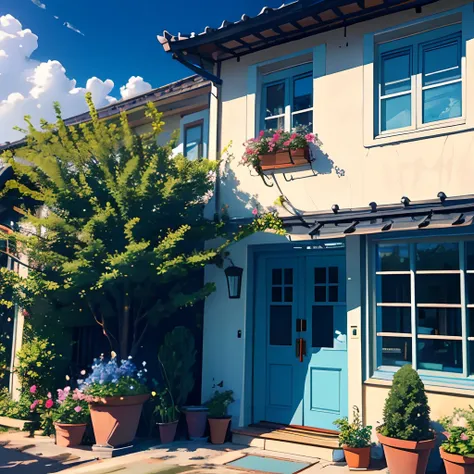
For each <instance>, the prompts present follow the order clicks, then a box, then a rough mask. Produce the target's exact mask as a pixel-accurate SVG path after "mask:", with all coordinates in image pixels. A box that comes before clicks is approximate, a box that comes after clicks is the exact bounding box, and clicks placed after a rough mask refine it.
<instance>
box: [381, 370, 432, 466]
mask: <svg viewBox="0 0 474 474" xmlns="http://www.w3.org/2000/svg"><path fill="white" fill-rule="evenodd" d="M377 437H378V439H379V441H380V443H381V444H382V445H383V448H384V452H385V458H386V460H387V465H388V469H389V471H390V474H407V473H410V474H424V473H425V472H426V467H427V465H428V458H429V455H430V452H431V450H432V449H433V447H434V445H435V435H434V432H433V430H432V429H431V427H430V407H429V406H428V399H427V397H426V394H425V387H424V385H423V382H422V381H421V379H420V377H419V375H418V373H417V372H416V371H415V370H414V369H413V368H412V367H411V365H405V366H404V367H402V368H401V369H399V370H398V372H397V373H396V374H395V375H394V377H393V383H392V388H391V389H390V392H389V394H388V397H387V399H386V400H385V407H384V411H383V425H381V426H379V427H378V428H377Z"/></svg>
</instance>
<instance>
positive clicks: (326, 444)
mask: <svg viewBox="0 0 474 474" xmlns="http://www.w3.org/2000/svg"><path fill="white" fill-rule="evenodd" d="M232 441H233V443H235V444H240V445H243V446H251V447H256V448H260V449H264V450H267V451H274V452H280V453H286V454H296V455H298V456H308V457H313V458H320V459H324V460H325V461H339V460H341V457H342V450H341V449H339V444H338V440H337V437H334V436H327V435H323V436H320V435H319V434H318V433H304V432H302V430H301V431H299V432H298V431H297V430H295V431H293V430H291V429H276V430H269V429H263V428H257V427H246V428H235V429H233V430H232Z"/></svg>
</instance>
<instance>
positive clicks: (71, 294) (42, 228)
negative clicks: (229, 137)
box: [0, 95, 283, 358]
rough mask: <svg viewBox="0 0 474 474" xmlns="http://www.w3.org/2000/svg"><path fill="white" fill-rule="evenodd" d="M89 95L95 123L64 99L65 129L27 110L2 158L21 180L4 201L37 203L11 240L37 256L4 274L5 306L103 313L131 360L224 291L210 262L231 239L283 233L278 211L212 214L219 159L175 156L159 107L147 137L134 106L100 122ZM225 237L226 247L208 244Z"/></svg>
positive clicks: (76, 314)
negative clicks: (187, 310)
mask: <svg viewBox="0 0 474 474" xmlns="http://www.w3.org/2000/svg"><path fill="white" fill-rule="evenodd" d="M87 101H88V104H89V108H90V115H91V121H90V122H88V123H83V124H79V125H74V126H66V125H65V123H64V121H63V120H62V118H61V113H60V109H59V105H58V104H56V105H55V107H56V112H57V122H56V123H54V124H50V123H46V122H42V124H41V127H40V129H36V128H35V127H34V126H33V125H32V123H31V121H30V119H29V118H28V117H27V118H26V122H27V125H28V126H27V129H26V130H24V132H25V133H26V134H27V145H26V146H25V147H23V148H21V149H19V150H16V151H15V156H14V155H13V153H12V152H7V153H6V155H5V156H3V157H2V158H3V159H4V160H5V159H6V160H7V161H8V162H9V163H10V164H11V166H12V167H13V170H14V178H13V179H11V180H9V181H7V183H6V185H5V188H4V190H3V191H2V192H1V193H0V198H2V197H4V196H8V195H9V193H17V194H18V193H19V194H20V196H22V197H25V198H28V199H30V200H32V201H33V202H35V203H37V205H36V206H27V205H23V207H22V212H23V214H24V216H23V221H22V222H21V224H20V227H21V231H18V232H16V233H15V234H14V235H13V237H11V239H10V240H13V241H14V242H15V244H16V248H17V252H18V254H23V255H25V256H26V257H27V261H28V267H29V271H28V276H27V277H26V278H20V277H19V276H18V275H17V274H15V273H12V272H11V271H9V270H7V269H4V268H3V269H1V270H0V288H2V287H3V288H8V289H9V291H11V292H12V296H11V297H9V298H3V301H2V299H1V297H0V303H3V304H5V305H7V306H8V305H12V304H15V303H17V304H19V305H20V306H21V307H23V308H26V309H27V310H28V311H29V312H30V316H31V318H34V317H35V312H34V311H35V307H38V306H40V307H41V308H42V311H43V313H47V314H49V315H50V324H55V325H58V324H60V323H61V322H62V321H63V320H64V319H67V320H68V324H69V325H71V324H72V321H74V320H78V321H81V322H83V321H84V320H85V319H87V318H94V320H95V321H96V322H97V323H98V324H99V325H100V326H101V327H102V329H103V333H104V335H105V336H106V337H107V338H108V340H109V342H110V345H111V347H112V348H113V349H114V350H115V351H116V352H117V353H118V354H119V355H120V357H121V358H126V357H127V356H128V355H129V354H130V355H132V356H134V355H136V354H137V351H138V350H139V348H140V346H141V345H142V343H143V340H144V337H145V334H147V331H148V330H149V328H150V327H151V326H156V325H157V324H158V323H159V321H160V320H162V318H166V317H169V316H171V315H173V314H175V313H176V311H178V310H179V309H180V308H182V307H184V306H188V305H193V304H194V303H196V302H197V301H199V300H202V299H204V298H206V297H207V296H208V295H209V294H210V293H212V292H213V291H214V285H213V284H212V283H207V284H203V282H202V269H203V267H204V266H205V265H208V264H219V263H220V264H222V257H223V255H224V254H225V252H226V249H227V247H228V246H229V245H230V244H231V243H233V242H236V241H238V240H240V239H242V238H244V237H245V236H247V235H250V234H251V233H253V232H255V231H259V230H265V229H267V228H269V227H271V228H273V229H275V230H276V231H277V232H280V233H283V230H282V224H281V221H280V220H279V219H278V218H277V217H276V216H275V215H273V214H263V215H260V216H258V218H256V219H255V220H254V221H253V222H252V223H251V224H249V225H246V226H242V227H240V228H238V229H235V230H231V229H230V228H229V226H228V224H227V223H226V220H225V219H219V218H216V219H214V220H209V219H206V218H205V216H204V208H205V205H206V203H207V201H208V199H209V197H210V195H212V192H213V189H214V181H215V177H216V173H217V172H218V163H217V162H215V161H209V160H205V159H202V160H195V161H190V160H188V159H186V158H185V157H183V156H182V155H178V156H174V157H173V156H172V150H171V145H167V146H159V145H158V144H157V135H158V134H159V133H160V131H161V129H162V126H163V122H162V121H161V114H160V113H159V112H158V111H157V110H156V109H155V108H154V107H153V106H152V105H151V104H149V105H148V107H147V110H146V116H147V117H148V119H149V120H150V121H151V132H150V133H147V134H144V135H141V136H138V135H135V134H134V133H133V132H132V130H131V129H130V127H129V125H128V120H127V116H126V114H125V113H123V114H122V115H121V116H120V120H118V121H115V122H108V123H107V122H104V121H100V120H99V119H98V114H97V111H96V109H95V108H94V106H93V104H92V101H91V97H90V95H89V96H88V97H87ZM30 202H31V201H30ZM217 238H220V239H217ZM213 239H216V241H219V242H220V244H219V245H217V246H215V247H212V248H206V247H205V245H204V243H205V242H206V241H210V240H213ZM38 300H41V302H42V303H41V304H38Z"/></svg>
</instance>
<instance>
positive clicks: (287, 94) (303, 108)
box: [261, 64, 313, 131]
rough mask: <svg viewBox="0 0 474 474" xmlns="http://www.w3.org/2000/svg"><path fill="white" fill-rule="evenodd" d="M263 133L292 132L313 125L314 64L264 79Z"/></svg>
mask: <svg viewBox="0 0 474 474" xmlns="http://www.w3.org/2000/svg"><path fill="white" fill-rule="evenodd" d="M262 101H263V104H262V105H263V114H261V115H262V124H261V127H262V128H263V129H264V130H277V129H283V130H287V131H288V130H291V129H293V128H298V127H304V128H305V129H308V131H310V130H311V129H312V125H313V74H312V66H311V64H305V65H302V66H297V67H292V68H288V69H285V70H283V71H279V72H277V73H272V74H268V75H266V76H264V78H263V91H262Z"/></svg>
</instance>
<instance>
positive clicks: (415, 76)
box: [375, 24, 464, 135]
mask: <svg viewBox="0 0 474 474" xmlns="http://www.w3.org/2000/svg"><path fill="white" fill-rule="evenodd" d="M463 57H464V47H463V41H462V35H461V25H460V24H455V25H451V26H446V27H443V28H438V29H435V30H431V31H428V32H425V33H421V34H417V35H412V36H408V37H406V38H403V39H400V40H396V41H390V42H387V43H383V44H380V45H379V46H378V48H377V59H376V60H377V64H376V71H377V73H376V74H377V76H376V90H378V92H377V95H378V100H377V102H376V104H377V105H376V114H375V116H376V117H377V120H376V123H375V134H376V135H383V134H387V133H393V132H404V131H413V130H420V129H424V128H430V127H433V126H436V125H449V124H450V123H451V122H457V121H458V120H459V119H460V118H462V117H463V115H464V110H463V109H464V107H463V80H464V72H463V64H462V62H463V61H462V60H463Z"/></svg>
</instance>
